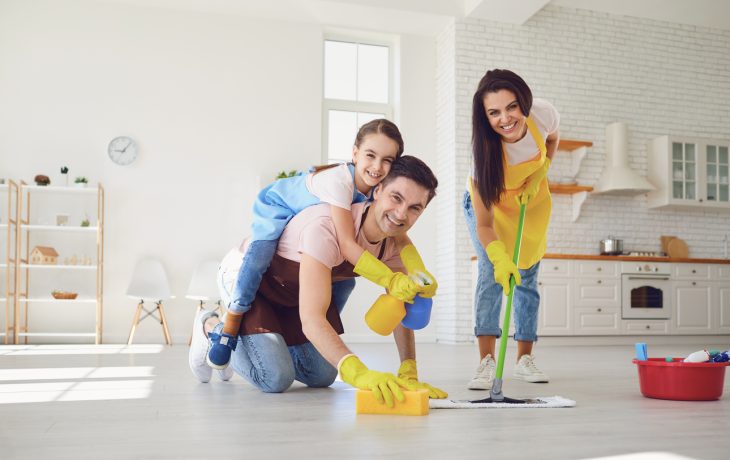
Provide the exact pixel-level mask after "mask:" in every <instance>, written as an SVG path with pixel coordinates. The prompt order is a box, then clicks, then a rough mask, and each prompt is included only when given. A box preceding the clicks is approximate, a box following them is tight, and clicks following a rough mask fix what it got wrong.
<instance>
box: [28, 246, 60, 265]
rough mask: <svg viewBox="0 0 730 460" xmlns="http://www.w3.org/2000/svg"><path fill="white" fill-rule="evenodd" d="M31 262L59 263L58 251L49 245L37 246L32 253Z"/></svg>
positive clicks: (42, 263) (43, 263)
mask: <svg viewBox="0 0 730 460" xmlns="http://www.w3.org/2000/svg"><path fill="white" fill-rule="evenodd" d="M30 263H32V264H41V265H56V264H57V263H58V253H57V252H56V250H55V249H53V248H52V247H49V246H36V247H34V248H33V250H32V251H31V253H30Z"/></svg>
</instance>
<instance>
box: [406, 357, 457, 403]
mask: <svg viewBox="0 0 730 460" xmlns="http://www.w3.org/2000/svg"><path fill="white" fill-rule="evenodd" d="M398 378H400V379H401V380H403V381H404V382H405V384H406V389H408V390H411V391H416V390H428V397H429V398H431V399H446V398H447V397H448V396H449V394H448V393H446V392H445V391H443V390H441V389H439V388H436V387H434V386H431V385H429V384H428V383H424V382H419V381H418V370H417V369H416V360H415V359H406V360H405V361H403V362H402V363H400V368H398Z"/></svg>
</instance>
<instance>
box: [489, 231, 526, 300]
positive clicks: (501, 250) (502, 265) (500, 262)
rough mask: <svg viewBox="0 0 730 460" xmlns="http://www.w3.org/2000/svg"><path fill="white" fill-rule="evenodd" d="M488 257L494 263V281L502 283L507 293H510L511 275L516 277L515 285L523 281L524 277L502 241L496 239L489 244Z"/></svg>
mask: <svg viewBox="0 0 730 460" xmlns="http://www.w3.org/2000/svg"><path fill="white" fill-rule="evenodd" d="M487 257H489V260H490V261H491V262H492V265H494V281H496V282H497V283H498V284H501V285H502V289H504V294H505V295H509V291H510V288H509V279H510V277H511V276H514V277H515V285H518V284H520V283H521V282H522V277H520V271H519V270H518V269H517V265H515V264H514V262H512V259H511V258H510V256H509V254H507V247H506V246H505V245H504V243H502V242H501V241H499V240H494V241H492V242H491V243H489V245H487Z"/></svg>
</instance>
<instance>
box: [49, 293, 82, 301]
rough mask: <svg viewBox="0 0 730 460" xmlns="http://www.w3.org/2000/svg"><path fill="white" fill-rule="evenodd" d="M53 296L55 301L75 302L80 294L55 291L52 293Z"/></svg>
mask: <svg viewBox="0 0 730 460" xmlns="http://www.w3.org/2000/svg"><path fill="white" fill-rule="evenodd" d="M51 295H52V296H53V298H54V299H63V300H73V299H75V298H76V297H77V296H78V295H79V294H78V292H68V291H53V292H51Z"/></svg>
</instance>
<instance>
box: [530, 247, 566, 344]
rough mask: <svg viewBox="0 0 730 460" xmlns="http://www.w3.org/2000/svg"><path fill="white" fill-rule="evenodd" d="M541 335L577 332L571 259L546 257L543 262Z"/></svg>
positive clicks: (541, 274)
mask: <svg viewBox="0 0 730 460" xmlns="http://www.w3.org/2000/svg"><path fill="white" fill-rule="evenodd" d="M537 288H538V292H539V293H540V308H539V310H538V326H537V334H538V336H540V335H545V336H547V335H572V334H573V314H572V304H573V299H572V297H573V282H572V267H571V261H570V260H553V259H546V260H543V261H542V262H541V264H540V273H539V274H538V282H537Z"/></svg>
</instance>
